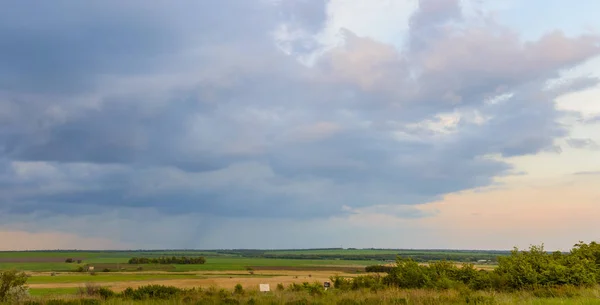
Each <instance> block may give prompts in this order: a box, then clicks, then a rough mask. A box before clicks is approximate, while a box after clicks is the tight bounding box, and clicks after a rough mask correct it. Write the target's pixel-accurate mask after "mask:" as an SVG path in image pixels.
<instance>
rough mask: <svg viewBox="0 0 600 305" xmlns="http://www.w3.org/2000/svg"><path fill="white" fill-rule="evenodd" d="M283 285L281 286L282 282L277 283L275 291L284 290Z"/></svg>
mask: <svg viewBox="0 0 600 305" xmlns="http://www.w3.org/2000/svg"><path fill="white" fill-rule="evenodd" d="M284 290H285V287H284V286H283V284H282V283H279V284H277V291H284Z"/></svg>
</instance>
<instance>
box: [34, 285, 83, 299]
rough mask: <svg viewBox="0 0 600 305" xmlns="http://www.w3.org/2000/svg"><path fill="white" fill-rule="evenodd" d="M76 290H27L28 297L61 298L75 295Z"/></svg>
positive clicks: (72, 288) (70, 288)
mask: <svg viewBox="0 0 600 305" xmlns="http://www.w3.org/2000/svg"><path fill="white" fill-rule="evenodd" d="M77 291H78V288H74V287H69V288H29V295H31V296H34V297H36V296H63V295H73V294H76V293H77Z"/></svg>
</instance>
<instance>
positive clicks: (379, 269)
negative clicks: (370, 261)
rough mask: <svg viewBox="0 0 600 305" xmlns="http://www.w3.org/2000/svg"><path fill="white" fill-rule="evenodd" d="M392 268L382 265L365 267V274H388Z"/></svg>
mask: <svg viewBox="0 0 600 305" xmlns="http://www.w3.org/2000/svg"><path fill="white" fill-rule="evenodd" d="M392 268H394V267H393V266H384V265H372V266H367V267H365V272H377V273H383V272H385V273H389V272H390V271H391V270H392Z"/></svg>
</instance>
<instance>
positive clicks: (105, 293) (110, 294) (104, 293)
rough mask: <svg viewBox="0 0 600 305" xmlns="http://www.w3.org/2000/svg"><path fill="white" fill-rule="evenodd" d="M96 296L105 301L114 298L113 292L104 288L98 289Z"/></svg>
mask: <svg viewBox="0 0 600 305" xmlns="http://www.w3.org/2000/svg"><path fill="white" fill-rule="evenodd" d="M98 295H99V296H100V297H101V298H102V299H104V300H106V299H110V298H112V297H114V296H115V292H114V291H112V290H110V289H108V288H106V287H100V289H98Z"/></svg>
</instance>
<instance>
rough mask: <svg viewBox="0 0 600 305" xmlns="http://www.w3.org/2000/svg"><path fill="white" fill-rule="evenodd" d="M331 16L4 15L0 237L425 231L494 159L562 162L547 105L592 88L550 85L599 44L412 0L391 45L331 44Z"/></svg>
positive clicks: (362, 40)
mask: <svg viewBox="0 0 600 305" xmlns="http://www.w3.org/2000/svg"><path fill="white" fill-rule="evenodd" d="M329 13H330V12H329ZM328 18H329V17H328V10H327V3H326V2H323V1H302V0H289V1H259V0H255V1H233V0H231V1H202V2H197V1H184V2H178V3H177V4H173V3H169V2H166V1H164V2H163V1H157V2H153V3H152V4H148V3H147V2H142V1H128V2H126V3H123V2H122V1H103V2H102V3H96V4H89V3H86V4H83V3H80V2H75V1H57V2H48V3H43V4H40V5H38V6H35V7H31V6H29V5H26V4H25V3H14V4H12V5H11V6H10V7H7V8H6V9H3V10H2V11H1V12H0V37H2V39H1V40H0V48H1V49H2V50H4V51H3V52H1V53H0V66H1V67H3V68H2V70H1V71H0V211H1V214H2V217H1V218H2V223H3V224H5V226H7V227H9V228H18V227H19V223H23V222H24V221H25V220H24V219H28V221H32V219H37V220H36V221H37V223H39V225H38V227H37V228H34V229H33V230H44V229H45V228H50V227H52V226H53V225H51V224H48V223H45V222H44V221H43V219H50V218H52V219H54V218H57V217H58V218H61V217H65V218H73V217H90V216H93V215H111V213H118V214H119V216H118V217H115V219H122V220H123V221H125V222H127V223H128V224H127V228H131V227H135V226H136V225H135V223H141V222H144V221H145V219H143V217H142V218H141V219H137V220H136V216H135V215H141V214H143V215H156V218H155V219H154V220H153V221H155V222H156V223H160V221H161V216H160V215H162V216H164V217H169V219H178V218H181V219H184V220H185V221H181V222H179V223H178V222H170V223H169V224H168V226H174V227H172V228H170V229H169V230H168V231H169V232H171V233H170V234H173V235H176V234H181V233H180V232H181V231H186V230H189V228H190V224H191V223H194V219H196V220H197V221H199V222H202V224H201V225H198V224H195V225H193V226H192V227H193V229H191V230H192V231H193V232H191V233H189V236H186V237H185V238H184V239H182V240H181V244H182V245H185V244H189V243H191V241H192V240H194V239H197V238H200V237H199V234H200V233H199V232H204V231H210V230H211V228H213V227H212V226H211V224H214V223H213V222H214V221H211V219H220V220H221V221H225V220H226V219H229V220H230V219H242V220H243V221H248V220H251V219H264V218H272V219H278V220H281V219H289V220H293V221H302V220H304V221H306V222H307V223H309V222H310V221H312V220H314V219H320V218H330V217H344V216H347V215H352V214H356V213H360V212H361V211H365V210H369V209H386V208H387V209H389V210H390V211H395V212H394V213H395V214H396V216H398V217H400V218H418V217H424V216H427V215H431V212H423V211H422V210H420V209H419V208H418V206H419V205H421V204H424V203H428V202H432V201H436V200H439V199H440V198H442V197H443V196H444V195H446V194H449V193H454V192H458V191H463V190H469V189H474V188H479V187H486V186H490V185H492V184H493V183H494V179H495V178H497V177H501V176H505V175H510V174H514V173H515V171H514V169H513V168H512V167H511V165H510V164H509V163H507V162H506V161H505V160H504V159H503V158H508V157H516V156H524V155H534V154H537V153H540V152H549V151H550V152H559V151H560V150H561V148H560V147H559V146H557V145H556V144H555V140H556V139H559V138H563V137H566V136H568V135H569V131H568V126H565V125H564V124H561V123H559V120H560V119H562V118H563V117H565V116H567V115H571V113H569V112H566V111H564V110H559V109H557V107H556V105H555V103H554V100H555V98H557V97H558V96H561V95H563V94H566V93H569V92H573V91H579V90H582V89H585V88H589V87H592V86H594V85H596V84H597V83H598V80H597V79H595V78H592V77H589V78H581V79H573V80H570V81H567V82H562V83H560V84H558V85H554V86H552V87H550V88H548V86H547V83H548V81H550V80H555V79H557V78H559V77H560V76H561V74H560V72H561V71H562V70H565V69H569V68H572V67H574V66H577V65H579V64H582V63H584V62H585V61H586V60H589V59H591V58H593V57H595V56H597V55H600V45H599V42H600V37H599V36H597V35H593V34H587V35H582V36H575V37H571V36H566V35H565V34H563V33H562V32H560V31H558V30H557V31H554V32H549V33H547V34H546V35H544V36H542V37H539V38H538V39H536V40H534V41H523V40H522V39H521V38H520V34H519V33H518V32H516V31H514V30H511V29H509V28H507V27H503V26H501V25H499V24H497V23H496V22H495V20H494V19H492V18H491V17H489V16H487V15H481V16H479V17H478V18H475V17H473V16H467V15H465V14H464V13H463V8H462V7H461V5H460V1H458V0H421V1H419V3H418V9H417V10H416V11H415V12H414V13H413V14H412V16H411V17H410V20H409V23H408V25H409V26H408V32H407V33H406V37H405V42H404V43H403V44H402V46H403V47H402V48H397V47H395V46H392V45H390V44H387V43H386V42H382V41H377V40H375V39H373V38H370V37H365V36H359V35H357V34H355V33H353V32H352V31H351V30H349V29H339V30H340V34H341V35H343V37H344V40H343V44H341V45H331V44H328V43H327V41H323V39H319V37H320V34H321V33H322V31H323V30H324V28H325V27H326V26H327V22H328ZM306 58H311V59H312V60H310V61H306V60H304V59H306ZM589 120H591V121H593V120H594V118H592V119H589ZM588 140H589V141H588ZM568 144H569V145H570V146H572V147H578V148H591V147H596V148H597V145H596V144H595V142H593V140H591V139H576V138H572V139H570V140H569V141H568ZM148 213H149V214H148ZM190 215H192V216H190ZM136 221H137V222H136ZM178 225H179V226H178ZM54 226H55V225H54ZM165 226H166V224H165ZM72 227H78V228H80V229H79V230H78V233H80V234H84V235H86V234H91V233H89V232H88V231H92V230H93V229H92V228H91V227H79V226H78V225H72ZM127 228H122V229H123V230H125V229H127ZM29 229H30V230H32V229H31V228H29ZM60 230H62V231H68V230H70V229H69V227H68V226H67V227H62V228H60ZM115 230H117V231H116V232H114V233H115V234H117V233H118V232H119V230H118V229H115ZM149 234H150V233H149ZM113 236H114V235H113ZM138 238H139V237H138ZM161 238H165V239H166V238H168V236H166V235H164V236H163V237H161ZM148 240H150V236H149V235H148ZM132 243H133V244H135V243H134V242H132ZM142 244H144V245H147V244H148V243H142ZM156 244H157V245H160V242H159V241H156Z"/></svg>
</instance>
